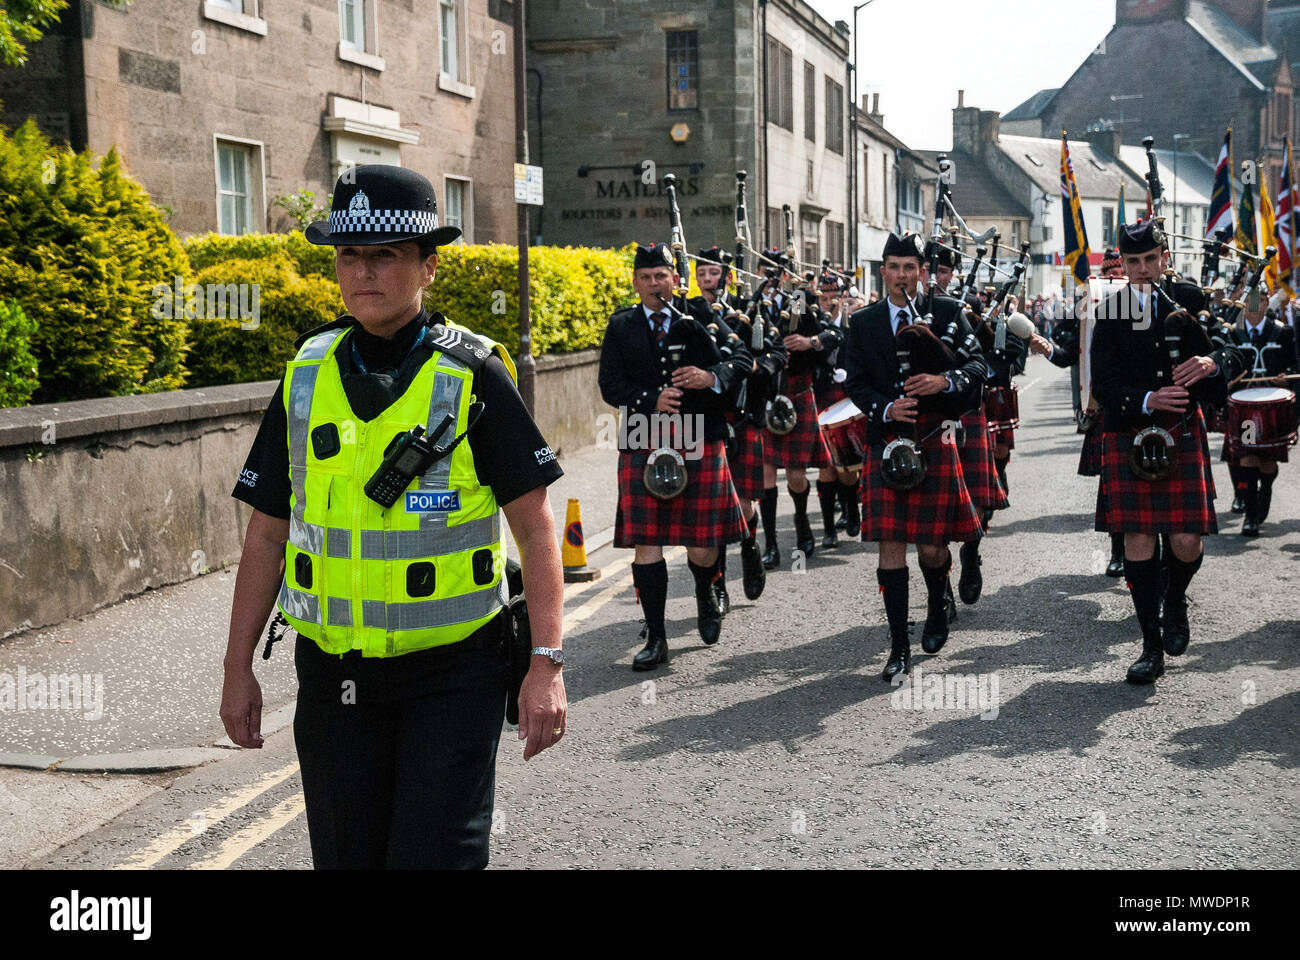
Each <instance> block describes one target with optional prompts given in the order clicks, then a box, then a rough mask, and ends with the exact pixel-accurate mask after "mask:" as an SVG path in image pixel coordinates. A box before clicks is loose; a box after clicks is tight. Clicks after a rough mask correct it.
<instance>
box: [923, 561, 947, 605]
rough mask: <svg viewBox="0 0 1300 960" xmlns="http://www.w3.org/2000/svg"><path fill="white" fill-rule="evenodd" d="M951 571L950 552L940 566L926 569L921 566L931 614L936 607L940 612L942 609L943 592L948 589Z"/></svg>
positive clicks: (924, 566)
mask: <svg viewBox="0 0 1300 960" xmlns="http://www.w3.org/2000/svg"><path fill="white" fill-rule="evenodd" d="M951 569H952V552H951V551H949V553H948V559H947V560H946V561H944V563H943V565H942V566H938V567H927V566H926V565H925V564H921V576H923V577H925V589H926V594H927V599H928V602H929V610H930V611H931V612H933V611H934V610H935V609H936V607H937V608H938V610H939V611H940V612H942V611H943V607H944V592H945V590H946V589H947V587H948V571H949V570H951Z"/></svg>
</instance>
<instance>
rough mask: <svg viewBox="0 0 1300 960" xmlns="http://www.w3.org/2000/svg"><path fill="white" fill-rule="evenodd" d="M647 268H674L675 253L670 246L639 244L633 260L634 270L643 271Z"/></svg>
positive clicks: (664, 244) (663, 244)
mask: <svg viewBox="0 0 1300 960" xmlns="http://www.w3.org/2000/svg"><path fill="white" fill-rule="evenodd" d="M646 267H668V268H670V269H673V268H674V263H673V251H672V250H671V249H670V248H669V246H668V244H666V243H651V244H648V245H646V246H642V245H641V244H637V248H636V256H635V257H634V258H633V259H632V269H633V270H641V269H644V268H646Z"/></svg>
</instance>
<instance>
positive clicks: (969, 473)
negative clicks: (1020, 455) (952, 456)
mask: <svg viewBox="0 0 1300 960" xmlns="http://www.w3.org/2000/svg"><path fill="white" fill-rule="evenodd" d="M961 422H962V427H963V428H964V429H965V431H966V442H965V443H963V444H962V445H961V472H962V477H963V479H964V480H965V482H966V489H967V490H968V491H969V492H970V498H971V502H972V503H974V504H975V506H976V508H977V509H979V510H1005V509H1006V508H1007V507H1009V506H1010V505H1011V502H1010V501H1009V500H1008V499H1007V494H1006V491H1005V490H1003V489H1002V483H1001V481H999V480H998V472H997V467H996V466H995V465H994V463H993V443H992V441H991V440H990V439H989V430H988V421H987V420H986V419H985V418H984V411H983V410H977V411H975V412H974V413H968V414H966V416H964V417H962V418H961Z"/></svg>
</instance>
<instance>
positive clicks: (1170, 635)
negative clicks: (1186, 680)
mask: <svg viewBox="0 0 1300 960" xmlns="http://www.w3.org/2000/svg"><path fill="white" fill-rule="evenodd" d="M1160 626H1161V630H1162V632H1163V633H1164V644H1165V653H1167V654H1169V656H1171V657H1176V656H1179V655H1180V654H1181V653H1182V652H1183V651H1184V650H1186V649H1187V644H1188V642H1189V641H1190V640H1191V638H1192V628H1191V627H1190V626H1189V625H1188V623H1187V598H1186V597H1165V603H1164V612H1163V613H1162V614H1161V616H1160Z"/></svg>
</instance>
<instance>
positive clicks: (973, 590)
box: [957, 540, 984, 605]
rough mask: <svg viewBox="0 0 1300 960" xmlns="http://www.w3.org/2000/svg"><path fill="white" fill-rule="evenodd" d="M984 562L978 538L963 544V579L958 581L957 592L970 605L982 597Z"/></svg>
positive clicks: (963, 601)
mask: <svg viewBox="0 0 1300 960" xmlns="http://www.w3.org/2000/svg"><path fill="white" fill-rule="evenodd" d="M983 563H984V560H983V558H982V557H981V556H980V542H979V541H978V540H971V541H969V542H967V543H963V544H962V545H961V579H959V580H958V581H957V592H958V593H959V594H961V602H962V603H964V604H967V605H970V604H972V603H974V602H975V601H976V600H978V599H979V598H980V591H981V590H983V589H984V574H982V573H980V566H981V565H982V564H983Z"/></svg>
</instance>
